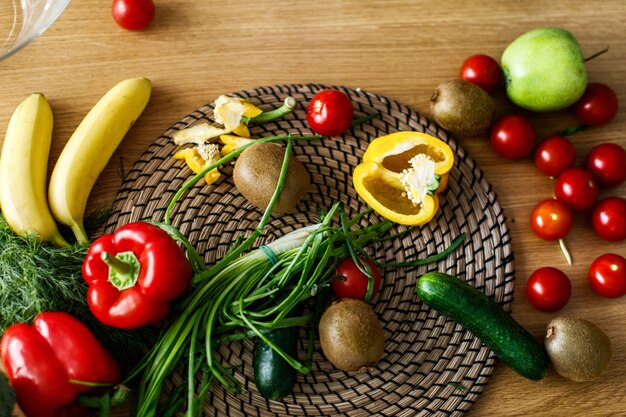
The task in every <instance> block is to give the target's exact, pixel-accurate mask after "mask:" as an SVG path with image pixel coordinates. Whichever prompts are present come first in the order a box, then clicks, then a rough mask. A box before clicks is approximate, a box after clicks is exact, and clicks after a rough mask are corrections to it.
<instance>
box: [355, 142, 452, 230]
mask: <svg viewBox="0 0 626 417" xmlns="http://www.w3.org/2000/svg"><path fill="white" fill-rule="evenodd" d="M453 164H454V153H453V152H452V149H450V146H448V144H447V143H445V142H443V141H441V140H439V139H437V138H435V137H433V136H431V135H428V134H425V133H421V132H396V133H392V134H390V135H386V136H381V137H379V138H377V139H374V140H373V141H372V142H371V143H370V144H369V146H368V147H367V150H366V151H365V154H364V155H363V162H362V163H361V164H359V165H358V166H357V167H356V168H355V169H354V172H353V174H352V180H353V182H354V188H355V189H356V192H357V193H358V194H359V196H361V198H363V200H365V202H366V203H367V204H368V205H369V206H370V207H371V208H372V209H374V210H375V211H376V212H377V213H379V214H380V215H381V216H383V217H385V218H387V219H389V220H391V221H393V222H396V223H399V224H404V225H407V226H419V225H422V224H425V223H428V222H429V221H430V220H431V219H432V218H433V217H434V216H435V214H436V213H437V210H439V198H438V196H437V194H438V193H440V192H441V191H443V190H444V189H445V187H446V185H447V183H448V172H449V171H450V169H452V165H453Z"/></svg>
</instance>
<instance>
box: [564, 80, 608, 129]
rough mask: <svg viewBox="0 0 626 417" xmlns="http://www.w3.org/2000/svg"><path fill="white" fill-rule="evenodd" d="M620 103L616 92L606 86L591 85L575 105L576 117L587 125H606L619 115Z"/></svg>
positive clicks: (599, 84) (600, 84) (588, 85)
mask: <svg viewBox="0 0 626 417" xmlns="http://www.w3.org/2000/svg"><path fill="white" fill-rule="evenodd" d="M617 108H618V101H617V95H616V94H615V91H613V89H611V87H609V86H608V85H606V84H602V83H589V84H587V89H586V90H585V93H584V94H583V96H582V97H581V98H580V99H579V100H578V101H577V102H576V103H574V112H575V113H576V117H578V119H579V120H580V121H581V122H583V123H584V124H586V125H589V126H600V125H603V124H606V123H608V122H610V121H611V119H613V117H615V115H616V114H617Z"/></svg>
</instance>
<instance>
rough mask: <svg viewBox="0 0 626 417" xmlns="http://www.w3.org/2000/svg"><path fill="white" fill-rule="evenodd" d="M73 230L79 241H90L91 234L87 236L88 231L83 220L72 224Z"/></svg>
mask: <svg viewBox="0 0 626 417" xmlns="http://www.w3.org/2000/svg"><path fill="white" fill-rule="evenodd" d="M70 228H71V229H72V232H74V236H76V240H77V241H78V243H89V236H87V232H85V227H84V226H83V223H82V221H81V222H80V223H79V222H76V223H74V224H72V225H71V226H70Z"/></svg>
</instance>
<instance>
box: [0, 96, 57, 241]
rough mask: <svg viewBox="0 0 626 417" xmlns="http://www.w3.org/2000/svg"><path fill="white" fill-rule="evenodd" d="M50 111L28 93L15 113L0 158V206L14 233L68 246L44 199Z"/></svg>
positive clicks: (45, 104)
mask: <svg viewBox="0 0 626 417" xmlns="http://www.w3.org/2000/svg"><path fill="white" fill-rule="evenodd" d="M51 139H52V110H51V109H50V105H49V104H48V101H47V100H46V98H45V97H44V95H43V94H40V93H35V94H31V95H30V96H29V97H28V98H27V99H26V100H24V101H23V102H22V103H21V104H20V105H19V106H18V107H17V109H16V110H15V112H14V113H13V116H12V117H11V120H10V121H9V126H8V128H7V134H6V137H5V138H4V143H3V145H2V156H0V207H1V208H2V213H3V214H4V217H5V219H6V221H7V223H8V225H9V226H10V227H11V230H13V231H14V232H15V233H17V234H19V235H21V236H26V235H35V236H37V237H38V238H39V239H41V240H42V241H46V242H51V243H54V244H56V245H58V246H68V243H67V242H66V241H65V240H64V239H63V238H62V237H61V234H60V233H59V229H58V228H57V225H56V223H55V222H54V218H53V217H52V213H50V208H49V207H48V199H47V198H46V177H47V174H48V155H49V153H50V141H51Z"/></svg>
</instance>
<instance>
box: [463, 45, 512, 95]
mask: <svg viewBox="0 0 626 417" xmlns="http://www.w3.org/2000/svg"><path fill="white" fill-rule="evenodd" d="M461 79H462V80H465V81H468V82H470V83H473V84H476V85H477V86H479V87H481V88H482V89H483V90H485V91H486V92H488V93H489V94H491V93H493V92H495V91H496V90H497V89H498V86H499V85H500V84H501V83H502V71H501V70H500V65H498V62H497V61H496V60H495V59H493V58H492V57H490V56H488V55H481V54H479V55H472V56H470V57H469V58H467V59H466V60H465V62H463V65H462V66H461Z"/></svg>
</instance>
